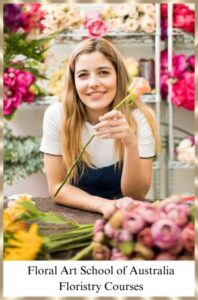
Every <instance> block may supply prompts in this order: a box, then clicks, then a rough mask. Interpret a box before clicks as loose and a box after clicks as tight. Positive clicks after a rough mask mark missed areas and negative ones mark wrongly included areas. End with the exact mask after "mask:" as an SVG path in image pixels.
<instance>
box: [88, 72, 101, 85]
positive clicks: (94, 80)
mask: <svg viewBox="0 0 198 300" xmlns="http://www.w3.org/2000/svg"><path fill="white" fill-rule="evenodd" d="M99 85H100V81H99V78H98V76H96V75H92V76H90V78H89V86H90V87H95V86H99Z"/></svg>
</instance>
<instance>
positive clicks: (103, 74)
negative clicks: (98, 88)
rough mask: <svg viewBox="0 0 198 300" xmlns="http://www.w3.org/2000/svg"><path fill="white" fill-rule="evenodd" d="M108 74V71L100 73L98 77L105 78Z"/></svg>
mask: <svg viewBox="0 0 198 300" xmlns="http://www.w3.org/2000/svg"><path fill="white" fill-rule="evenodd" d="M108 74H109V72H108V71H100V75H101V76H106V75H108Z"/></svg>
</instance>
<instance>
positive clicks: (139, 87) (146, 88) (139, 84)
mask: <svg viewBox="0 0 198 300" xmlns="http://www.w3.org/2000/svg"><path fill="white" fill-rule="evenodd" d="M128 91H129V93H132V94H133V95H134V96H135V97H136V98H140V97H141V96H142V95H143V94H147V93H150V92H151V87H150V85H149V82H148V81H147V80H146V79H144V78H143V77H135V78H134V79H133V81H132V83H131V85H130V86H129V88H128Z"/></svg>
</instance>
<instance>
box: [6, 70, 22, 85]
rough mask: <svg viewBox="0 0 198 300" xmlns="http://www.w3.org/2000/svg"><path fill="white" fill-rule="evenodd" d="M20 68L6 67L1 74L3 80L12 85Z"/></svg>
mask: <svg viewBox="0 0 198 300" xmlns="http://www.w3.org/2000/svg"><path fill="white" fill-rule="evenodd" d="M19 72H20V70H17V69H14V68H7V69H6V71H5V73H4V74H3V82H4V84H6V85H7V86H10V87H11V86H14V85H15V83H16V80H17V76H18V74H19Z"/></svg>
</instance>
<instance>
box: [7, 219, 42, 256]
mask: <svg viewBox="0 0 198 300" xmlns="http://www.w3.org/2000/svg"><path fill="white" fill-rule="evenodd" d="M8 243H9V246H8V247H6V248H5V250H4V260H34V259H36V257H37V254H38V253H39V251H40V249H41V246H42V243H43V241H42V238H41V237H40V236H39V235H38V225H37V224H32V225H31V226H30V228H29V231H25V230H20V231H18V232H16V233H15V235H14V237H13V238H12V239H10V240H9V241H8Z"/></svg>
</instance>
